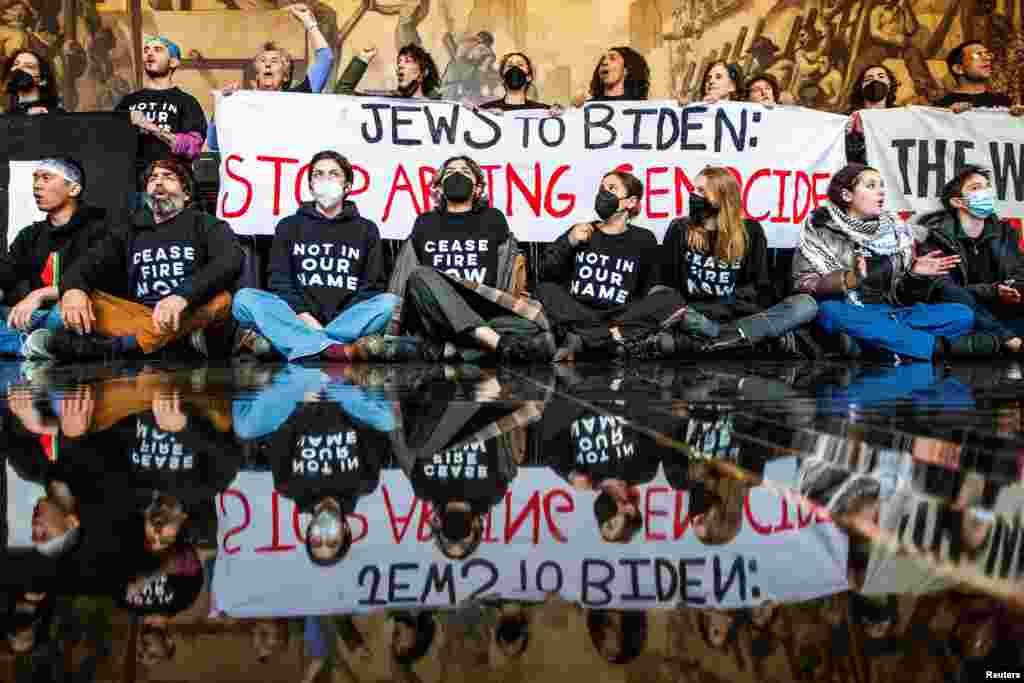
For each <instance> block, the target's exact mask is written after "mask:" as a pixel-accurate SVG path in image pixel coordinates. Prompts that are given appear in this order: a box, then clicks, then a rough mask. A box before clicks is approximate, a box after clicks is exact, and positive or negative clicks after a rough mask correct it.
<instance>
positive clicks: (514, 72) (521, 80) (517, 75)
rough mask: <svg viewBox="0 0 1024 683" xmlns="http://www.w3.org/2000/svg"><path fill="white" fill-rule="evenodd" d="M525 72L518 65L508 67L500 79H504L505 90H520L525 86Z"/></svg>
mask: <svg viewBox="0 0 1024 683" xmlns="http://www.w3.org/2000/svg"><path fill="white" fill-rule="evenodd" d="M526 79H527V76H526V72H525V71H523V70H522V69H520V68H519V67H518V66H512V67H509V69H508V71H506V72H505V75H504V76H502V80H503V81H505V89H506V90H522V89H523V88H524V87H526Z"/></svg>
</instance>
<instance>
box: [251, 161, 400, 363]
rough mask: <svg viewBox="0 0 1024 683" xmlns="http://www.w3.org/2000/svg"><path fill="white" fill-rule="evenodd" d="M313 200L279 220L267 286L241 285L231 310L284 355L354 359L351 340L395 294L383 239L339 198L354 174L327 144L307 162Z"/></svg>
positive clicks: (378, 323) (378, 321)
mask: <svg viewBox="0 0 1024 683" xmlns="http://www.w3.org/2000/svg"><path fill="white" fill-rule="evenodd" d="M309 169H310V171H309V189H310V191H311V192H312V193H313V198H314V201H313V202H311V203H309V204H303V205H302V206H300V207H299V210H298V211H296V212H295V215H294V216H290V217H288V218H285V219H284V220H282V221H281V222H280V223H279V224H278V226H277V231H276V233H275V235H274V245H273V247H272V249H271V254H270V290H271V291H270V292H264V291H262V290H258V289H243V290H242V291H240V292H238V294H236V295H235V300H234V304H233V305H232V312H233V314H234V316H235V319H236V320H237V321H238V322H239V323H241V324H242V325H244V326H254V327H256V328H257V329H258V330H259V332H260V334H262V335H263V336H264V337H266V341H264V342H263V343H262V344H259V346H261V347H262V346H266V345H267V343H266V342H269V344H272V345H273V347H274V348H275V349H277V351H278V352H279V353H281V355H283V356H285V357H286V358H287V359H288V360H290V361H292V360H297V359H299V358H305V357H308V356H316V355H318V354H319V355H322V356H323V357H324V358H327V359H329V360H335V361H350V360H355V359H356V357H355V354H356V351H357V350H356V348H355V347H353V346H352V345H351V342H354V341H355V340H357V339H359V338H360V337H363V336H367V335H371V334H378V333H379V332H380V331H381V330H383V329H384V327H385V326H386V325H387V323H388V322H389V321H390V320H391V314H392V311H393V309H394V308H395V306H396V305H397V304H398V297H396V296H395V295H394V294H386V293H384V289H385V287H387V272H386V270H385V266H384V245H383V243H382V242H381V239H380V232H379V231H378V230H377V226H376V224H374V223H373V222H372V221H369V220H367V219H365V218H363V217H362V216H360V215H359V209H358V208H356V205H355V204H354V203H353V202H351V201H349V200H347V199H346V198H345V197H346V196H347V195H348V194H349V192H351V190H352V181H353V178H354V174H353V172H352V164H350V163H349V161H348V159H346V158H345V157H343V156H342V155H340V154H338V153H337V152H334V151H331V150H324V151H322V152H318V153H316V154H315V155H314V156H313V159H312V160H311V161H310V162H309Z"/></svg>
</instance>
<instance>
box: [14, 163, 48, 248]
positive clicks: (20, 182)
mask: <svg viewBox="0 0 1024 683" xmlns="http://www.w3.org/2000/svg"><path fill="white" fill-rule="evenodd" d="M38 165H39V162H38V161H9V162H8V168H10V171H11V177H10V180H9V181H8V184H7V198H8V200H7V201H8V203H7V245H8V247H9V246H10V245H11V242H13V241H14V238H15V237H17V236H18V233H19V232H21V231H22V230H23V229H24V228H27V227H28V226H30V225H32V224H33V223H35V222H36V221H41V220H43V219H44V218H46V214H45V213H43V212H42V211H40V210H39V209H38V208H36V198H35V196H34V195H33V194H32V173H33V172H34V171H35V170H36V166H38Z"/></svg>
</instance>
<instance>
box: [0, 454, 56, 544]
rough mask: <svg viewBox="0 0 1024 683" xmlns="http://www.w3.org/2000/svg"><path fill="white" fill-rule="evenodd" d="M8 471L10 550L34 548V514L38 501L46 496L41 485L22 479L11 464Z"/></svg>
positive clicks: (8, 540)
mask: <svg viewBox="0 0 1024 683" xmlns="http://www.w3.org/2000/svg"><path fill="white" fill-rule="evenodd" d="M4 467H5V468H6V470H7V510H6V514H7V541H6V545H7V547H9V548H28V547H32V545H33V543H32V513H33V511H34V510H35V507H36V501H38V500H39V499H40V498H42V497H43V496H45V495H46V489H45V488H43V486H42V485H41V484H37V483H35V482H33V481H28V480H25V479H22V478H21V477H19V476H18V473H17V472H15V471H14V468H13V467H11V464H10V463H4Z"/></svg>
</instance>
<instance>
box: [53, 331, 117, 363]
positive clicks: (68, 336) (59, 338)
mask: <svg viewBox="0 0 1024 683" xmlns="http://www.w3.org/2000/svg"><path fill="white" fill-rule="evenodd" d="M46 349H47V351H49V352H50V353H51V354H53V357H54V358H57V359H59V360H114V359H115V358H117V357H118V356H119V355H120V349H119V347H118V344H117V340H116V339H111V338H109V337H101V336H99V335H96V334H85V335H81V334H76V333H74V332H72V331H70V330H57V331H55V332H54V333H53V335H52V336H51V337H49V339H48V340H47V343H46Z"/></svg>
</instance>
